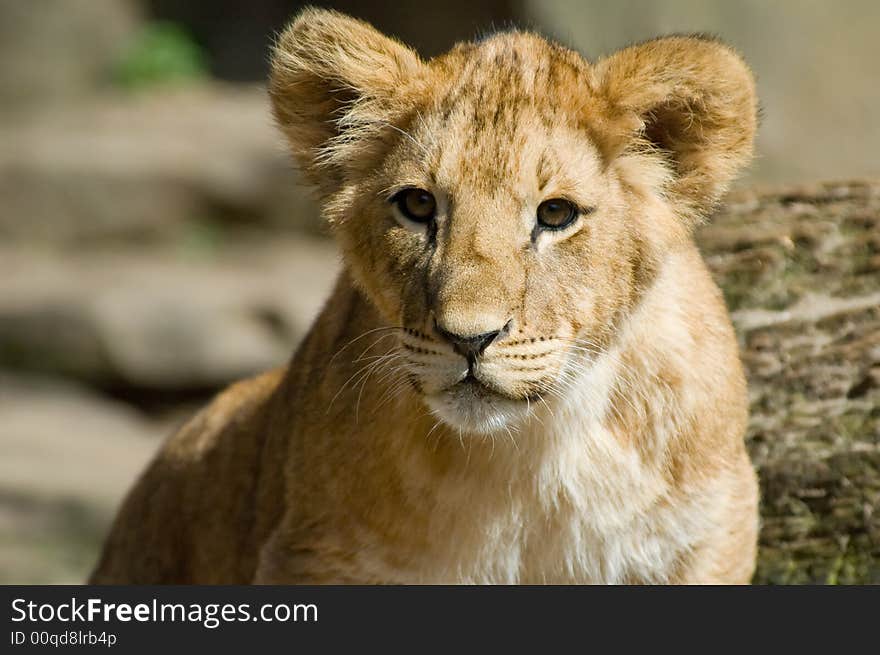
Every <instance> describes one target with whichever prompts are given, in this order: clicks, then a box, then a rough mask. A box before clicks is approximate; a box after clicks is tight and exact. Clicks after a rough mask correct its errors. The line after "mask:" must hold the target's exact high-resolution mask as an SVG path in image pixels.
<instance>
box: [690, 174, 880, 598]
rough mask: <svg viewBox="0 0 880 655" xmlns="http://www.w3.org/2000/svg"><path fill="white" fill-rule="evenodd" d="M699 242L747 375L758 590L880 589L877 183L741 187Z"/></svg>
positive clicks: (879, 218)
mask: <svg viewBox="0 0 880 655" xmlns="http://www.w3.org/2000/svg"><path fill="white" fill-rule="evenodd" d="M699 241H700V244H701V247H702V249H703V252H704V254H705V255H706V258H707V261H708V262H709V265H710V267H711V268H712V270H713V271H714V273H715V275H716V278H717V279H718V281H719V283H720V284H721V286H722V288H723V289H724V292H725V295H726V297H727V300H728V303H729V305H730V307H731V309H732V310H734V312H733V319H734V324H735V325H736V328H737V332H738V334H739V338H740V345H741V349H742V358H743V363H744V364H745V366H746V371H747V374H748V379H749V392H750V397H751V421H750V424H749V431H748V437H747V438H748V446H749V451H750V453H751V455H752V459H753V461H754V463H755V465H756V466H757V468H758V472H759V476H760V480H761V491H762V497H763V507H762V522H763V526H762V531H761V544H760V546H761V548H760V556H759V565H758V572H757V574H756V577H755V581H756V582H762V583H817V584H836V583H841V584H860V583H875V584H876V583H880V384H878V382H880V183H850V184H829V185H822V186H815V187H805V188H797V189H786V190H783V191H775V192H774V191H768V192H743V193H741V194H738V195H737V196H734V197H732V198H731V199H730V202H729V203H728V208H727V209H726V210H725V211H724V212H722V213H720V214H719V215H718V216H716V217H715V218H714V219H713V220H712V221H711V222H710V223H709V224H708V225H706V226H704V227H703V228H702V229H701V230H700V233H699Z"/></svg>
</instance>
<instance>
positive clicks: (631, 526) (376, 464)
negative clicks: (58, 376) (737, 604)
mask: <svg viewBox="0 0 880 655" xmlns="http://www.w3.org/2000/svg"><path fill="white" fill-rule="evenodd" d="M270 95H271V100H272V106H273V108H274V112H275V116H276V118H277V121H278V124H279V126H280V128H281V130H282V131H283V132H284V134H285V136H286V138H287V140H288V142H289V144H290V147H291V149H292V151H293V154H294V155H295V156H296V158H297V161H298V163H299V165H300V166H301V168H302V170H303V171H304V173H305V174H306V175H307V177H308V178H309V180H310V181H311V182H312V183H313V184H314V186H315V187H316V189H317V190H318V192H319V194H320V197H321V199H322V203H323V211H324V214H325V216H326V218H327V220H328V221H329V223H330V224H331V225H332V228H333V230H334V232H335V235H336V237H337V238H338V242H339V244H340V247H341V249H342V252H343V255H344V262H345V269H344V273H343V274H342V275H341V276H340V278H339V280H338V282H337V284H336V287H335V290H334V292H333V295H332V297H331V298H330V300H329V301H328V303H327V305H326V306H325V308H324V309H323V311H322V312H321V315H320V316H319V317H318V319H317V320H316V321H315V324H314V325H313V326H312V329H311V331H310V332H309V334H308V336H307V338H306V339H305V341H304V343H303V344H302V345H301V346H300V348H299V350H298V351H297V352H296V354H295V356H294V357H293V360H292V361H291V362H290V364H289V365H288V366H287V367H286V368H284V369H281V370H277V371H274V372H270V373H267V374H265V375H263V376H261V377H258V378H256V379H253V380H249V381H246V382H241V383H239V384H237V385H235V386H233V387H232V388H230V389H229V390H227V391H226V392H224V393H222V394H221V395H220V396H219V397H218V398H217V399H216V400H214V401H213V402H212V403H211V404H210V405H209V406H208V407H207V408H206V409H204V410H203V411H202V412H201V413H199V414H198V415H197V416H195V417H194V418H193V419H192V420H191V421H190V422H189V423H188V424H187V425H186V426H185V427H183V429H181V430H180V432H179V433H177V434H176V435H174V436H173V437H172V438H171V439H170V440H169V441H168V442H167V443H166V444H165V446H164V448H162V450H161V452H160V453H159V455H158V456H157V458H156V460H155V461H154V462H153V463H152V464H151V466H150V467H149V468H148V470H147V471H146V472H145V473H144V474H143V476H142V478H141V479H140V481H139V482H138V483H137V485H136V486H135V488H134V490H133V491H132V492H131V493H130V494H129V496H128V498H127V500H126V501H125V503H124V505H123V507H122V509H121V511H120V512H119V516H118V517H117V519H116V523H115V525H114V527H113V530H112V533H111V534H110V536H109V538H108V540H107V544H106V546H105V549H104V553H103V556H102V558H101V560H100V562H99V564H98V566H97V569H96V570H95V572H94V574H93V578H92V579H93V581H94V582H99V583H107V582H114V583H121V582H127V583H245V582H257V583H745V582H748V581H749V579H750V577H751V575H752V571H753V568H754V564H755V550H756V531H757V522H758V514H757V488H756V479H755V474H754V472H753V469H752V467H751V465H750V463H749V459H748V457H747V455H746V451H745V449H744V446H743V433H744V430H745V425H746V417H747V398H746V386H745V382H744V378H743V372H742V369H741V367H740V363H739V359H738V354H737V345H736V340H735V338H734V333H733V330H732V328H731V323H730V320H729V317H728V314H727V311H726V309H725V307H724V303H723V301H722V297H721V294H720V293H719V291H718V288H717V287H716V286H715V284H714V283H713V282H712V280H711V278H710V276H709V273H708V272H707V270H706V267H705V265H704V263H703V261H702V259H701V258H700V255H699V254H698V252H697V249H696V247H695V246H694V244H693V241H692V239H691V232H692V230H693V227H694V225H695V224H696V223H697V222H698V221H700V220H701V219H702V218H703V217H704V216H706V214H707V213H708V212H709V210H711V208H712V207H713V205H714V204H715V203H716V201H717V200H718V199H719V197H720V196H721V194H722V193H723V192H724V190H725V188H726V186H727V185H728V183H729V182H730V180H731V178H732V177H733V175H734V174H735V173H736V172H737V171H738V170H739V169H740V168H741V167H742V166H743V165H744V164H746V163H747V162H748V160H749V158H750V156H751V152H752V141H753V136H754V133H755V115H756V99H755V91H754V85H753V81H752V76H751V74H750V72H749V69H748V68H747V67H746V65H745V64H744V63H743V61H742V60H741V59H740V58H739V57H738V56H737V55H736V54H735V53H734V52H733V51H732V50H730V49H729V48H727V47H725V46H724V45H722V44H720V43H717V42H715V41H711V40H705V39H702V38H695V37H670V38H662V39H658V40H655V41H650V42H647V43H644V44H641V45H636V46H633V47H629V48H626V49H624V50H621V51H620V52H618V53H616V54H613V55H611V56H609V57H607V58H605V59H602V60H599V61H597V62H588V61H587V60H585V59H584V58H583V57H582V56H580V55H579V54H577V53H575V52H573V51H571V50H568V49H566V48H564V47H561V46H559V45H556V44H554V43H550V42H548V41H546V40H544V39H543V38H541V37H539V36H537V35H535V34H531V33H524V32H506V33H501V34H496V35H494V36H492V37H490V38H487V39H485V40H482V41H480V42H477V43H463V44H459V45H457V46H455V47H454V48H453V49H452V50H450V51H449V52H448V53H447V54H445V55H443V56H440V57H437V58H435V59H432V60H430V61H423V60H421V59H419V57H418V56H417V55H416V54H415V53H414V52H413V51H412V50H410V49H408V48H407V47H405V46H403V45H401V44H400V43H398V42H396V41H393V40H391V39H389V38H386V37H385V36H383V35H381V34H380V33H378V32H377V31H376V30H374V29H373V28H371V27H370V26H369V25H367V24H365V23H363V22H360V21H357V20H354V19H351V18H348V17H346V16H343V15H341V14H338V13H335V12H331V11H323V10H314V9H309V10H306V11H304V12H303V13H301V14H300V15H299V16H298V17H297V18H296V19H295V20H294V21H293V23H292V24H291V25H290V26H289V27H288V28H287V29H286V31H285V32H284V33H283V34H282V36H281V37H280V39H279V41H278V44H277V47H276V48H275V51H274V55H273V62H272V74H271V80H270ZM291 285H292V291H291V292H292V293H294V292H295V290H294V285H295V281H294V280H291Z"/></svg>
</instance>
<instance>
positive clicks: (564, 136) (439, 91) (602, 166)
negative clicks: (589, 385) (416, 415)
mask: <svg viewBox="0 0 880 655" xmlns="http://www.w3.org/2000/svg"><path fill="white" fill-rule="evenodd" d="M270 93H271V98H272V102H273V106H274V111H275V115H276V118H277V120H278V123H279V124H280V126H281V128H282V130H283V131H284V133H285V135H286V137H287V139H288V141H289V143H290V146H291V148H292V150H293V153H294V154H295V156H296V158H297V159H298V162H299V164H300V166H301V168H302V169H303V171H304V172H305V174H306V175H307V177H308V178H309V179H310V180H311V181H312V183H313V184H314V185H315V186H316V188H317V189H318V190H319V192H320V195H321V197H322V200H323V209H324V213H325V215H326V217H327V219H328V220H329V221H330V223H331V225H332V226H333V228H334V231H335V233H336V235H337V237H338V239H339V241H340V243H341V246H342V249H343V254H344V258H345V262H346V266H347V268H348V270H349V272H350V275H351V277H352V279H353V280H355V282H356V283H357V284H358V285H359V287H360V288H361V289H362V291H363V292H364V294H365V295H366V296H367V297H368V298H369V299H370V300H371V301H372V302H373V303H374V304H375V306H376V308H377V310H378V311H379V313H380V314H381V315H382V316H383V318H384V319H385V320H386V321H387V323H388V325H391V326H397V327H399V328H400V330H399V337H398V344H397V348H398V350H399V352H400V354H401V356H402V358H403V360H404V361H405V366H406V369H407V371H408V373H409V377H410V379H411V381H412V382H413V385H414V386H415V388H416V389H417V390H418V392H419V393H420V394H421V395H422V396H423V398H424V400H425V402H426V404H427V405H428V407H430V409H431V410H432V411H433V412H434V413H435V414H436V415H437V416H438V417H439V418H441V419H443V420H444V421H445V422H447V423H448V424H450V425H452V426H455V427H459V428H462V429H464V430H467V431H471V432H483V433H485V432H492V431H495V430H498V429H503V428H504V427H506V426H508V425H509V424H510V423H512V422H515V421H518V420H521V419H522V418H523V417H525V416H526V414H527V412H528V408H529V406H530V404H532V403H533V401H535V400H541V399H544V397H545V396H553V395H554V394H560V393H564V390H565V388H566V385H567V384H569V383H570V381H571V379H572V377H573V376H575V375H576V372H577V371H578V370H581V369H582V367H583V366H584V363H585V362H588V361H589V360H590V359H591V358H594V357H595V356H596V355H597V354H598V353H601V352H602V350H603V348H605V347H607V345H608V344H609V343H610V342H611V340H613V338H614V334H615V330H616V329H618V326H620V325H621V323H622V321H624V320H625V319H626V317H627V314H628V313H629V312H630V311H631V310H632V308H633V307H634V306H635V305H637V303H638V302H639V299H640V296H641V295H642V294H643V293H644V292H645V290H646V289H648V288H650V286H651V284H652V279H653V276H654V274H655V271H657V270H658V268H659V267H660V266H661V265H662V262H663V260H664V257H666V256H667V255H668V254H669V253H670V252H672V251H673V250H675V249H676V248H680V247H681V246H682V244H684V243H687V241H688V239H689V238H690V236H689V233H690V229H691V227H692V225H693V224H694V223H695V222H696V221H697V220H699V218H700V217H701V216H702V215H703V214H705V212H706V211H707V210H708V209H710V208H711V207H712V205H713V204H714V203H715V202H716V201H717V199H718V198H719V196H720V195H721V194H722V192H723V191H724V190H725V188H726V186H727V184H728V182H729V181H730V179H731V178H732V176H733V175H734V173H735V172H736V171H737V169H739V168H740V167H741V166H742V165H743V164H744V163H746V162H747V160H748V159H749V157H750V155H751V149H752V139H753V135H754V131H755V116H756V111H755V110H756V100H755V94H754V86H753V82H752V78H751V75H750V73H749V70H748V68H747V67H746V66H745V64H744V63H743V62H742V60H741V59H740V58H739V57H738V56H737V55H736V54H735V53H734V52H732V51H731V50H730V49H729V48H727V47H725V46H724V45H722V44H720V43H717V42H714V41H709V40H704V39H701V38H691V37H670V38H663V39H658V40H655V41H651V42H648V43H645V44H642V45H637V46H633V47H630V48H627V49H625V50H622V51H620V52H618V53H616V54H614V55H612V56H610V57H608V58H606V59H603V60H600V61H598V62H596V63H590V62H588V61H587V60H585V59H584V58H583V57H582V56H580V55H579V54H577V53H576V52H573V51H572V50H569V49H566V48H564V47H561V46H559V45H556V44H553V43H550V42H548V41H546V40H544V39H542V38H541V37H539V36H537V35H535V34H530V33H522V32H507V33H502V34H498V35H495V36H492V37H490V38H487V39H485V40H483V41H480V42H478V43H466V44H460V45H458V46H456V47H455V48H453V49H452V50H451V51H450V52H448V53H447V54H445V55H443V56H440V57H437V58H435V59H432V60H430V61H427V62H425V61H422V60H421V59H419V57H418V56H417V55H416V54H415V53H414V52H413V51H412V50H410V49H408V48H406V47H405V46H403V45H401V44H400V43H398V42H396V41H394V40H391V39H389V38H387V37H385V36H383V35H381V34H380V33H378V32H377V31H376V30H374V29H373V28H372V27H370V26H369V25H367V24H365V23H363V22H360V21H357V20H354V19H351V18H348V17H346V16H343V15H341V14H338V13H335V12H330V11H322V10H306V11H305V12H303V13H302V14H300V16H299V17H298V18H297V19H296V20H295V21H294V22H293V23H292V24H291V25H290V26H289V27H288V28H287V30H286V31H285V32H284V33H283V34H282V35H281V37H280V39H279V42H278V44H277V47H276V49H275V51H274V57H273V65H272V74H271V84H270Z"/></svg>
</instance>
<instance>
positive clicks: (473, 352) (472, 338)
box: [435, 323, 509, 362]
mask: <svg viewBox="0 0 880 655" xmlns="http://www.w3.org/2000/svg"><path fill="white" fill-rule="evenodd" d="M508 325H509V323H508ZM435 327H436V329H437V332H438V333H440V334H441V335H442V336H443V337H444V338H445V339H446V340H447V341H449V343H451V344H452V347H453V348H454V349H455V352H457V353H458V354H460V355H462V356H463V357H465V358H466V359H467V360H468V362H473V361H474V360H475V359H476V358H477V357H479V356H480V355H482V354H483V351H484V350H486V348H488V347H489V344H491V343H492V342H493V341H495V340H496V339H497V338H498V337H499V336H500V335H501V334H502V333H506V332H507V328H508V326H507V325H505V326H504V327H503V328H502V329H500V330H493V331H492V332H483V333H482V334H475V335H469V336H466V335H462V334H454V333H452V332H449V331H448V330H444V329H443V328H442V327H440V325H437V324H435Z"/></svg>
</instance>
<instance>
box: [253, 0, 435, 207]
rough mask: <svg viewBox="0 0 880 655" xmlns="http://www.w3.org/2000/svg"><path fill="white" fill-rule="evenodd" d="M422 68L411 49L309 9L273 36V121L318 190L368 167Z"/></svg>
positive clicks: (361, 25) (338, 16)
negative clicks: (357, 167) (378, 140)
mask: <svg viewBox="0 0 880 655" xmlns="http://www.w3.org/2000/svg"><path fill="white" fill-rule="evenodd" d="M423 69H424V65H423V63H422V62H421V60H420V59H419V57H418V56H417V55H416V54H415V53H414V52H413V51H412V50H410V49H409V48H407V47H405V46H404V45H402V44H400V43H398V42H397V41H395V40H393V39H390V38H388V37H386V36H384V35H382V34H380V33H379V32H378V31H376V30H375V29H374V28H373V27H372V26H370V25H368V24H367V23H364V22H362V21H359V20H355V19H354V18H350V17H348V16H346V15H344V14H341V13H338V12H335V11H329V10H323V9H313V8H309V9H306V10H304V11H303V12H301V13H300V14H299V15H298V16H297V17H296V18H295V19H294V20H293V22H292V23H291V24H290V25H288V27H287V28H286V29H285V30H284V32H283V33H282V34H281V35H280V37H279V38H278V41H277V43H276V45H275V47H274V49H273V52H272V61H271V72H270V76H269V95H270V98H271V101H272V108H273V112H274V114H275V118H276V120H277V122H278V124H279V126H280V127H281V130H282V131H283V132H284V134H285V136H286V137H287V140H288V142H289V144H290V147H291V149H292V151H293V154H294V155H295V157H296V158H297V160H298V162H299V164H300V166H301V167H302V169H303V171H304V172H305V173H306V175H307V176H308V177H309V178H310V179H311V181H312V182H313V183H315V184H316V185H317V186H318V187H319V188H322V187H326V189H324V190H330V189H332V188H333V187H335V186H337V185H338V182H339V181H340V178H341V177H342V176H344V174H345V169H346V168H350V167H351V166H353V165H356V164H357V163H360V164H361V165H365V160H366V159H369V154H370V153H369V149H370V148H371V147H375V145H376V144H375V143H374V141H375V138H376V137H381V133H382V130H383V129H384V128H385V127H387V125H388V123H389V122H390V121H391V120H393V119H394V117H395V116H397V115H398V114H399V113H400V112H402V111H405V110H406V108H407V107H409V106H411V103H408V102H407V97H408V92H409V91H411V90H412V89H413V87H415V86H417V84H418V81H419V80H420V78H421V76H422V72H423Z"/></svg>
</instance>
